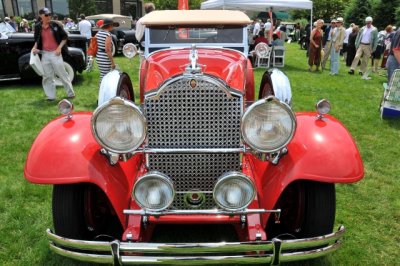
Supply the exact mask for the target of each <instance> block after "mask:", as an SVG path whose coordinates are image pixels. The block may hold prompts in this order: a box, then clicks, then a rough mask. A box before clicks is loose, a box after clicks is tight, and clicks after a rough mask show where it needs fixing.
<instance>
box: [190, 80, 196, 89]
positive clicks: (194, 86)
mask: <svg viewBox="0 0 400 266" xmlns="http://www.w3.org/2000/svg"><path fill="white" fill-rule="evenodd" d="M189 85H190V87H191V88H192V89H195V88H196V87H197V80H195V79H191V80H190V82H189Z"/></svg>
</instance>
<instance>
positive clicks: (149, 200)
mask: <svg viewBox="0 0 400 266" xmlns="http://www.w3.org/2000/svg"><path fill="white" fill-rule="evenodd" d="M174 195H175V191H174V186H173V184H172V181H171V180H170V179H169V178H168V177H167V176H166V175H164V174H162V173H160V172H156V171H152V172H149V173H147V174H146V175H144V176H142V177H140V178H139V179H138V181H136V184H135V186H134V188H133V192H132V196H133V198H134V199H135V201H136V202H137V203H138V204H139V206H140V207H142V208H143V209H146V210H150V211H161V210H164V209H166V208H168V207H169V205H171V203H172V201H173V200H174Z"/></svg>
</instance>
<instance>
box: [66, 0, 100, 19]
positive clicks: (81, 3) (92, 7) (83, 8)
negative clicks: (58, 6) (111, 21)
mask: <svg viewBox="0 0 400 266" xmlns="http://www.w3.org/2000/svg"><path fill="white" fill-rule="evenodd" d="M68 5H69V12H70V14H69V15H70V17H71V18H73V19H76V18H78V17H79V15H80V14H82V13H83V14H85V15H87V16H89V15H94V14H96V13H97V12H96V2H95V0H68Z"/></svg>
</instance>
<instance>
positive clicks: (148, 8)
mask: <svg viewBox="0 0 400 266" xmlns="http://www.w3.org/2000/svg"><path fill="white" fill-rule="evenodd" d="M155 9H156V7H155V6H154V4H153V3H146V4H145V5H144V12H145V13H146V14H149V13H150V12H152V11H154V10H155ZM144 29H145V26H144V25H143V24H142V18H140V19H139V20H138V21H137V22H136V29H135V37H136V40H137V41H138V42H139V43H141V42H142V38H143V35H144ZM142 46H144V45H143V44H142Z"/></svg>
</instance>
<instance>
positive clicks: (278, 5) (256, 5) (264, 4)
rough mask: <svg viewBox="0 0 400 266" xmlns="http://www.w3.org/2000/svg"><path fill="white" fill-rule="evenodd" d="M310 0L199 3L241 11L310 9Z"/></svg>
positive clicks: (229, 0) (214, 0) (209, 1)
mask: <svg viewBox="0 0 400 266" xmlns="http://www.w3.org/2000/svg"><path fill="white" fill-rule="evenodd" d="M312 6H313V4H312V1H310V0H208V1H205V2H203V3H202V4H201V9H239V10H243V11H260V12H261V11H268V10H269V8H271V7H272V8H274V9H276V10H290V9H310V10H312Z"/></svg>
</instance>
